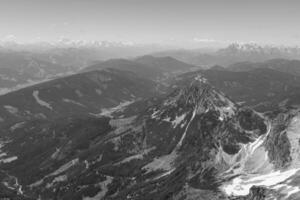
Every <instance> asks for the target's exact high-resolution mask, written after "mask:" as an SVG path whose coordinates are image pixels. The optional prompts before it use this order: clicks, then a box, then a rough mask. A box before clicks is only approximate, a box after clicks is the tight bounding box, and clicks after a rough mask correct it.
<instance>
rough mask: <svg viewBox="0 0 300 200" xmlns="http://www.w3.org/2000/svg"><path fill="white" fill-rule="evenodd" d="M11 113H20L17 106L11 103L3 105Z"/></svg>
mask: <svg viewBox="0 0 300 200" xmlns="http://www.w3.org/2000/svg"><path fill="white" fill-rule="evenodd" d="M3 107H4V108H5V109H6V110H7V111H8V112H9V113H11V114H14V115H15V114H18V112H19V110H18V108H16V107H13V106H10V105H4V106H3Z"/></svg>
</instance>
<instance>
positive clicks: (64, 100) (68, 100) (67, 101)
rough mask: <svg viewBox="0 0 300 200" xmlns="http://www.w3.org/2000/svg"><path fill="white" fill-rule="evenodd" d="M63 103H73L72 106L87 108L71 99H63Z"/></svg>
mask: <svg viewBox="0 0 300 200" xmlns="http://www.w3.org/2000/svg"><path fill="white" fill-rule="evenodd" d="M63 102H66V103H72V104H75V105H77V106H81V107H86V106H85V105H83V104H81V103H79V102H77V101H74V100H71V99H65V98H63Z"/></svg>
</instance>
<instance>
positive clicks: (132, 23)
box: [0, 0, 300, 47]
mask: <svg viewBox="0 0 300 200" xmlns="http://www.w3.org/2000/svg"><path fill="white" fill-rule="evenodd" d="M299 20H300V1H298V0H0V40H8V41H10V40H14V41H18V42H22V43H27V42H28V43H29V42H35V41H49V42H50V41H57V40H60V39H62V38H68V39H70V40H85V41H94V40H97V41H121V42H127V43H144V44H151V43H155V44H175V45H178V46H185V47H189V46H190V47H192V46H197V45H198V46H201V45H210V44H224V43H232V42H244V43H249V42H255V43H264V44H278V45H300V25H299Z"/></svg>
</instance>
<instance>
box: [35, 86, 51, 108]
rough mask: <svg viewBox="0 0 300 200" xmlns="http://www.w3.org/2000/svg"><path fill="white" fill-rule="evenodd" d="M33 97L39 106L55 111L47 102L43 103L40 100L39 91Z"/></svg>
mask: <svg viewBox="0 0 300 200" xmlns="http://www.w3.org/2000/svg"><path fill="white" fill-rule="evenodd" d="M32 96H33V97H34V99H35V100H36V102H37V103H38V104H40V105H41V106H44V107H46V108H48V109H50V110H53V109H52V107H51V105H50V104H49V103H47V102H46V101H43V100H41V99H40V98H39V91H38V90H35V91H33V93H32Z"/></svg>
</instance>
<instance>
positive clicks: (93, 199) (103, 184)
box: [82, 176, 114, 200]
mask: <svg viewBox="0 0 300 200" xmlns="http://www.w3.org/2000/svg"><path fill="white" fill-rule="evenodd" d="M113 179H114V178H113V177H111V176H106V180H105V181H103V182H101V183H99V184H98V185H99V186H100V187H101V191H100V192H99V193H98V194H97V195H96V196H94V197H83V199H82V200H99V199H102V198H103V197H104V196H105V195H106V193H107V192H108V188H107V186H108V185H109V184H111V183H112V181H113Z"/></svg>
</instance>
